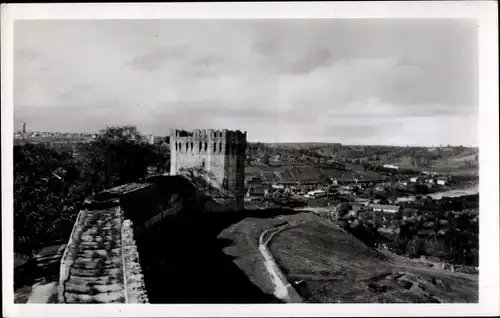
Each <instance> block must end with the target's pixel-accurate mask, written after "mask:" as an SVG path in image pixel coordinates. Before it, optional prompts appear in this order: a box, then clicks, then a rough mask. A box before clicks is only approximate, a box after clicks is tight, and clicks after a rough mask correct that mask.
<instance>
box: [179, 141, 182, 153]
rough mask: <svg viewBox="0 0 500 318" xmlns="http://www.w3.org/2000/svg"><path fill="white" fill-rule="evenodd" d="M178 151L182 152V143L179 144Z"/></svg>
mask: <svg viewBox="0 0 500 318" xmlns="http://www.w3.org/2000/svg"><path fill="white" fill-rule="evenodd" d="M179 151H182V143H179Z"/></svg>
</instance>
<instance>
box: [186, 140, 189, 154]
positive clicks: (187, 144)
mask: <svg viewBox="0 0 500 318" xmlns="http://www.w3.org/2000/svg"><path fill="white" fill-rule="evenodd" d="M188 151H189V143H188V142H186V152H188Z"/></svg>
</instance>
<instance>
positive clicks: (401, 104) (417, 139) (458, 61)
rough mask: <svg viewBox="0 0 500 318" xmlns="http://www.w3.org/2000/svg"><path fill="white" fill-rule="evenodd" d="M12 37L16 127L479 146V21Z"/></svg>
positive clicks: (151, 26) (116, 26)
mask: <svg viewBox="0 0 500 318" xmlns="http://www.w3.org/2000/svg"><path fill="white" fill-rule="evenodd" d="M14 39H15V41H14V45H15V61H14V73H15V74H14V77H15V82H14V87H15V89H14V105H15V108H14V114H15V127H16V129H17V128H18V127H19V122H20V121H26V122H27V128H28V130H41V131H62V132H66V131H75V132H93V131H97V130H99V129H101V128H104V127H106V126H108V125H120V124H133V125H136V126H137V127H138V129H139V130H140V131H142V132H145V133H153V134H156V135H167V134H168V132H169V129H170V128H184V129H195V128H215V129H222V128H227V129H239V130H246V131H248V139H249V140H251V141H256V140H260V141H265V142H276V141H281V142H293V141H297V142H300V141H316V142H320V141H324V142H341V143H344V144H395V145H428V146H430V145H439V144H443V145H444V144H462V145H472V146H476V145H477V119H478V117H477V116H478V114H477V113H478V100H477V99H478V96H477V94H478V89H477V86H478V83H477V82H478V75H477V55H478V54H477V29H476V24H474V23H473V22H472V21H465V20H461V21H457V20H456V21H453V20H434V21H432V20H420V21H416V20H391V19H384V20H355V19H349V20H268V21H264V20H260V21H259V20H247V21H242V20H240V21H228V20H226V21H222V20H213V21H209V20H206V21H193V20H191V21H189V20H170V21H167V20H121V21H118V20H100V21H88V20H87V21H83V20H80V21H78V20H73V21H70V20H68V21H56V20H53V21H49V20H45V21H17V22H16V23H15V28H14Z"/></svg>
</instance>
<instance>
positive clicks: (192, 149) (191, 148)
mask: <svg viewBox="0 0 500 318" xmlns="http://www.w3.org/2000/svg"><path fill="white" fill-rule="evenodd" d="M191 151H193V142H192V141H191Z"/></svg>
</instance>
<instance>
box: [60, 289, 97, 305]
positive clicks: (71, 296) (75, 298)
mask: <svg viewBox="0 0 500 318" xmlns="http://www.w3.org/2000/svg"><path fill="white" fill-rule="evenodd" d="M64 298H65V300H66V303H76V304H82V303H87V304H88V303H95V300H94V297H93V296H91V295H86V294H76V293H71V292H65V293H64Z"/></svg>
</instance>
